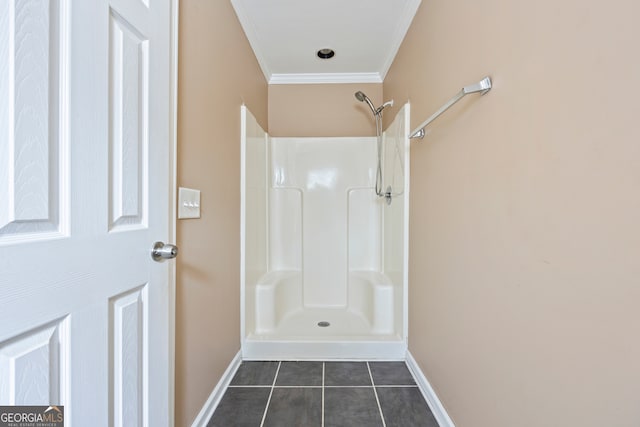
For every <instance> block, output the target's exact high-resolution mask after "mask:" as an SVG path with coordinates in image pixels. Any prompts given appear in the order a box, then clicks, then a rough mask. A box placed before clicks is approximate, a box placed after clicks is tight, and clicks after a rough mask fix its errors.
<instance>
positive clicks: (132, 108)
mask: <svg viewBox="0 0 640 427" xmlns="http://www.w3.org/2000/svg"><path fill="white" fill-rule="evenodd" d="M109 32H110V34H109V44H110V46H109V50H110V65H109V74H110V78H109V84H110V90H109V92H110V93H109V103H110V120H109V125H110V129H109V131H110V135H109V143H110V159H109V174H110V180H109V181H110V191H109V193H110V198H109V200H110V209H109V210H110V212H109V213H110V221H109V223H110V227H109V228H110V230H122V229H132V228H144V227H146V226H147V210H148V208H147V206H148V197H149V195H148V147H149V131H148V123H149V108H148V99H149V95H148V91H149V41H148V40H147V39H146V38H145V37H144V36H143V35H142V34H141V33H140V32H139V31H138V30H137V29H136V28H135V27H134V26H133V25H132V24H131V23H130V22H128V21H127V20H125V18H124V17H122V16H121V15H119V14H118V13H117V12H115V11H114V10H111V15H110V29H109Z"/></svg>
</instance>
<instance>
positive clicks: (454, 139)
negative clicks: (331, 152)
mask: <svg viewBox="0 0 640 427" xmlns="http://www.w3.org/2000/svg"><path fill="white" fill-rule="evenodd" d="M638 16H640V3H639V2H637V1H617V2H601V1H594V0H587V1H584V0H580V1H578V0H568V1H560V2H559V1H556V0H541V1H534V2H532V1H524V0H516V1H512V2H504V1H501V0H486V1H482V2H477V1H472V0H463V1H455V2H452V1H446V0H430V1H423V2H422V6H421V8H420V10H419V11H418V14H417V16H416V18H415V20H414V22H413V24H412V27H411V29H410V31H409V33H408V35H407V37H406V38H405V41H404V43H403V45H402V47H401V49H400V52H399V55H398V56H397V58H396V61H395V63H394V64H393V66H392V68H391V70H390V72H389V74H388V76H387V78H386V80H385V83H384V96H385V98H389V97H394V98H395V99H396V101H401V100H403V99H404V100H406V99H407V98H411V101H412V113H413V114H412V125H413V126H415V125H417V124H418V123H420V122H421V121H422V120H424V119H425V118H426V117H427V116H429V115H430V114H431V113H432V112H433V111H435V110H436V109H437V108H438V107H439V106H440V105H442V103H444V101H446V100H447V99H449V98H450V97H451V96H453V95H454V94H455V93H456V92H457V91H458V90H459V88H460V87H461V86H463V85H465V84H470V83H473V82H476V81H478V80H479V79H481V78H482V77H484V76H485V75H486V74H489V75H491V77H492V78H493V81H494V87H493V90H492V91H491V92H489V93H488V94H487V95H485V96H484V97H480V96H478V95H471V96H468V97H467V98H465V100H464V101H463V102H462V103H461V104H462V105H460V104H459V105H457V106H456V107H454V108H453V109H452V110H450V111H449V112H447V113H446V114H445V116H442V117H441V119H438V120H437V121H436V122H434V123H433V124H432V126H431V127H430V128H431V133H430V134H429V135H428V136H427V137H426V138H425V139H424V141H422V142H414V143H413V145H412V148H411V174H412V175H411V241H410V251H411V252H410V257H411V260H410V283H411V285H410V298H409V300H410V331H409V347H410V351H411V353H412V354H413V356H414V357H415V358H416V359H417V361H418V362H419V364H420V366H421V368H422V370H423V371H424V372H425V373H426V375H427V377H428V378H429V380H430V381H431V383H432V385H433V386H434V388H435V390H436V392H437V393H438V395H439V397H440V398H441V400H442V401H443V403H444V405H445V407H446V408H447V410H448V411H449V414H450V415H451V416H452V418H453V420H454V422H455V423H456V426H457V427H513V426H518V427H526V426H531V427H538V426H552V425H553V426H580V427H587V426H594V427H595V426H605V425H606V426H616V427H623V426H629V427H630V426H638V425H639V424H640V405H639V396H640V363H639V361H640V309H639V308H638V307H639V302H640V226H639V223H640V126H639V125H638V121H639V117H640V113H639V109H638V105H637V103H638V99H639V98H640V85H639V84H638V82H639V79H640V55H639V54H638V52H639V49H638V41H639V40H640V25H638V22H637V18H638Z"/></svg>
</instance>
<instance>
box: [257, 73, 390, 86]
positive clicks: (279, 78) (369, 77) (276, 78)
mask: <svg viewBox="0 0 640 427" xmlns="http://www.w3.org/2000/svg"><path fill="white" fill-rule="evenodd" d="M324 83H329V84H336V83H382V77H380V73H301V74H272V75H271V78H270V79H269V84H270V85H291V84H324Z"/></svg>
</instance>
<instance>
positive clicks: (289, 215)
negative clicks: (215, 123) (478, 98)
mask: <svg viewBox="0 0 640 427" xmlns="http://www.w3.org/2000/svg"><path fill="white" fill-rule="evenodd" d="M241 116H242V120H241V122H242V138H241V139H242V148H241V152H242V156H241V157H242V184H241V185H242V207H241V212H242V214H241V215H242V217H241V224H242V225H241V235H242V236H241V237H242V243H241V251H242V254H241V304H242V306H241V316H242V319H241V329H242V330H241V339H242V356H243V359H245V360H251V359H254V360H257V359H259V360H269V359H277V360H292V359H294V360H300V359H404V358H405V353H406V349H407V259H408V254H407V249H408V245H407V241H408V200H409V194H408V191H409V185H408V177H409V150H408V146H409V145H408V132H409V127H408V125H409V122H408V120H409V105H408V104H407V105H405V106H404V107H403V108H402V109H401V110H400V111H399V112H398V114H397V115H396V117H395V119H394V121H393V122H392V124H391V125H390V126H389V127H388V128H387V130H386V131H385V132H384V134H383V144H382V153H381V154H382V159H383V163H382V164H383V174H382V175H383V185H384V187H383V188H385V189H388V187H391V193H392V194H393V197H392V198H391V200H390V203H388V200H386V199H385V198H380V197H377V196H376V195H375V191H374V186H375V179H376V164H377V160H376V159H377V148H376V138H375V137H349V138H272V137H270V136H269V135H268V134H266V133H265V132H264V131H263V130H262V129H261V128H260V126H259V125H258V123H257V122H256V120H255V118H254V117H253V115H252V114H251V113H250V112H249V111H248V110H247V108H246V107H245V106H243V107H242V109H241Z"/></svg>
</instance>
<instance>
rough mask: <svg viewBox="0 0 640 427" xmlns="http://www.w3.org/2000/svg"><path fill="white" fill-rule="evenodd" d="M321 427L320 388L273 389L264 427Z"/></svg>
mask: <svg viewBox="0 0 640 427" xmlns="http://www.w3.org/2000/svg"><path fill="white" fill-rule="evenodd" d="M321 425H322V389H321V388H275V389H273V394H272V395H271V401H270V402H269V409H268V410H267V417H266V418H265V420H264V427H288V426H291V427H294V426H296V427H297V426H300V427H320V426H321ZM257 426H258V425H256V426H255V427H257Z"/></svg>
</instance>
